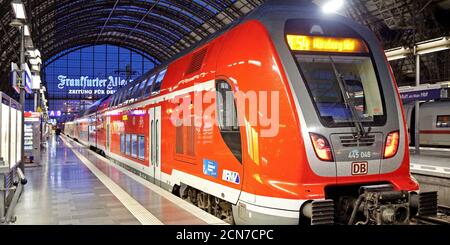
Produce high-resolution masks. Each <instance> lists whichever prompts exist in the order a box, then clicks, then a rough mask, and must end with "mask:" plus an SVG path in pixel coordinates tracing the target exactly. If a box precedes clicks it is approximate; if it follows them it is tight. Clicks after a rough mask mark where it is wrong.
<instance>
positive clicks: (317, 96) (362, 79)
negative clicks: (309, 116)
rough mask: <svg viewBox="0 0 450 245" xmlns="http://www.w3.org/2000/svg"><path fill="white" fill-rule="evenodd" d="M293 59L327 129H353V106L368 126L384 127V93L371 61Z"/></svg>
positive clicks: (324, 57)
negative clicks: (343, 127) (345, 127)
mask: <svg viewBox="0 0 450 245" xmlns="http://www.w3.org/2000/svg"><path fill="white" fill-rule="evenodd" d="M294 57H295V58H296V60H297V62H298V64H299V66H300V69H301V72H302V75H303V77H304V80H305V84H306V86H307V88H308V90H309V93H310V95H311V99H312V100H313V102H314V105H315V107H316V110H317V112H318V114H319V116H320V119H321V121H322V123H324V125H325V126H327V127H338V126H349V125H351V124H352V123H353V121H354V120H356V119H354V118H353V112H352V111H351V109H350V107H349V106H350V103H352V104H353V107H354V111H356V116H357V117H359V119H360V120H361V122H362V123H364V124H365V125H368V126H369V125H370V126H372V125H376V126H380V125H383V124H384V123H385V121H386V114H385V113H384V104H383V100H382V95H381V89H380V86H379V84H378V79H377V76H376V73H375V70H374V66H373V63H372V60H371V59H370V57H367V56H356V55H355V56H350V55H345V56H344V55H336V56H335V55H333V56H330V55H309V54H300V53H299V54H295V55H294ZM341 82H342V84H341ZM341 87H342V88H341ZM344 93H345V94H348V96H349V100H348V101H346V100H345V99H344ZM347 102H349V103H348V104H347Z"/></svg>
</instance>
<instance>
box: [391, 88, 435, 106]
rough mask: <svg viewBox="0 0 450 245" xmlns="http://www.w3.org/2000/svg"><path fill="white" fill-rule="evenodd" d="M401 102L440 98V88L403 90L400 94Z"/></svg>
mask: <svg viewBox="0 0 450 245" xmlns="http://www.w3.org/2000/svg"><path fill="white" fill-rule="evenodd" d="M400 97H401V98H402V100H403V103H407V102H412V101H417V100H434V99H439V98H441V89H440V88H439V89H429V90H421V91H411V92H403V93H401V94H400Z"/></svg>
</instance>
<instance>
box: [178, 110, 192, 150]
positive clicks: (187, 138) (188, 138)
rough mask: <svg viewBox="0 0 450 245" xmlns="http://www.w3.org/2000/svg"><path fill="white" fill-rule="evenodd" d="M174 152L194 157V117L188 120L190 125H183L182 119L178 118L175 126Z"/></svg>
mask: <svg viewBox="0 0 450 245" xmlns="http://www.w3.org/2000/svg"><path fill="white" fill-rule="evenodd" d="M175 138H176V139H175V152H176V153H177V154H183V155H187V156H191V157H195V126H194V117H192V118H191V120H190V125H184V124H183V120H182V119H181V120H179V121H177V123H176V127H175Z"/></svg>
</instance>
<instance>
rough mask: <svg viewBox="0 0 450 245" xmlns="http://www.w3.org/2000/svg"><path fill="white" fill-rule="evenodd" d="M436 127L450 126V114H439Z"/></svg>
mask: <svg viewBox="0 0 450 245" xmlns="http://www.w3.org/2000/svg"><path fill="white" fill-rule="evenodd" d="M436 128H450V115H439V116H437V118H436Z"/></svg>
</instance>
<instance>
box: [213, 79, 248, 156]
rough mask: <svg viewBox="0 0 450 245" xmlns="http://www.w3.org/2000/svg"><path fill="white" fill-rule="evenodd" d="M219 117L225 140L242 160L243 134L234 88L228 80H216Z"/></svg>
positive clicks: (221, 131) (234, 153)
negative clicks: (241, 132) (240, 127)
mask: <svg viewBox="0 0 450 245" xmlns="http://www.w3.org/2000/svg"><path fill="white" fill-rule="evenodd" d="M216 91H217V93H216V96H217V98H216V103H217V108H216V112H217V119H218V122H219V128H220V133H221V135H222V138H223V140H224V141H225V143H226V144H227V146H228V148H229V149H230V150H231V152H232V153H233V155H234V156H235V157H236V158H237V159H238V160H239V161H240V162H242V147H241V134H240V131H239V120H238V117H237V111H236V103H235V101H234V94H233V90H232V88H231V86H230V84H228V82H226V81H222V80H221V81H217V82H216Z"/></svg>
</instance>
